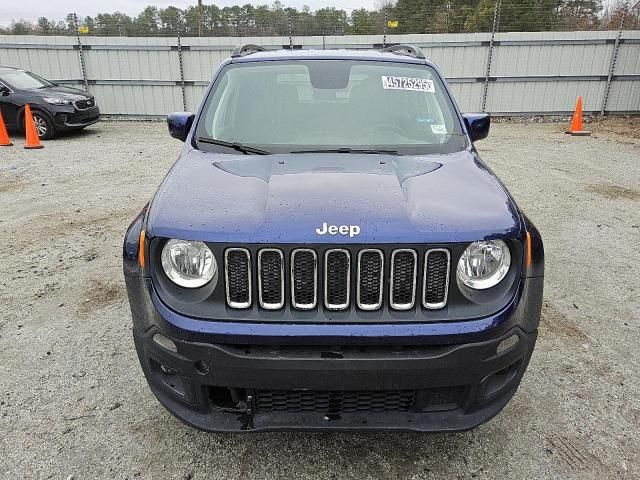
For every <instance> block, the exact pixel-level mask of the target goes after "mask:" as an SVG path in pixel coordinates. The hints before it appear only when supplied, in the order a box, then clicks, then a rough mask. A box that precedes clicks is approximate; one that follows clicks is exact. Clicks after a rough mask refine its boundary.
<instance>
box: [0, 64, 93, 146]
mask: <svg viewBox="0 0 640 480" xmlns="http://www.w3.org/2000/svg"><path fill="white" fill-rule="evenodd" d="M27 103H28V104H29V106H30V107H31V113H32V114H33V120H34V122H35V125H36V130H37V132H38V136H39V137H40V138H42V139H44V140H47V139H50V138H53V137H54V135H55V134H56V133H58V132H61V131H63V130H74V129H75V130H77V129H82V128H84V127H87V126H89V125H91V124H94V123H96V122H97V121H98V120H99V119H100V110H99V109H98V106H97V105H96V101H95V99H94V98H93V97H92V96H91V95H89V94H88V93H87V92H85V91H83V90H78V89H77V88H70V87H63V86H61V85H56V84H54V83H51V82H49V81H48V80H45V79H44V78H42V77H39V76H38V75H36V74H34V73H31V72H28V71H26V70H21V69H19V68H12V67H0V111H1V112H2V118H3V119H4V122H5V124H6V125H7V127H8V128H9V129H13V130H23V129H24V106H25V104H27Z"/></svg>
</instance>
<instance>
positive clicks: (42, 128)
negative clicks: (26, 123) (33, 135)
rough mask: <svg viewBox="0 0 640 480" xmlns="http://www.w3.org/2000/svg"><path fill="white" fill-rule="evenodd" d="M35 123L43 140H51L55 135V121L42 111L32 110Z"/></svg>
mask: <svg viewBox="0 0 640 480" xmlns="http://www.w3.org/2000/svg"><path fill="white" fill-rule="evenodd" d="M31 114H32V116H33V122H34V123H35V124H36V131H37V132H38V137H40V139H41V140H49V139H51V138H53V136H54V135H55V128H54V126H53V121H52V120H51V118H50V117H49V115H47V114H46V113H43V112H41V111H40V110H32V112H31Z"/></svg>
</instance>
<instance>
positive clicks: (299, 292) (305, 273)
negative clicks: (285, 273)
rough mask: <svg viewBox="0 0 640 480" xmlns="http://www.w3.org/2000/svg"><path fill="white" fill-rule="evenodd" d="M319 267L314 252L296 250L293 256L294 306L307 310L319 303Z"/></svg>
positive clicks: (292, 283) (292, 282)
mask: <svg viewBox="0 0 640 480" xmlns="http://www.w3.org/2000/svg"><path fill="white" fill-rule="evenodd" d="M317 278H318V266H317V257H316V254H315V252H314V251H313V250H294V251H293V253H292V254H291V285H292V288H293V292H292V299H293V306H294V307H295V308H300V309H303V310H307V309H310V308H315V306H316V302H317V293H316V292H317V290H318V286H317V282H318V280H317Z"/></svg>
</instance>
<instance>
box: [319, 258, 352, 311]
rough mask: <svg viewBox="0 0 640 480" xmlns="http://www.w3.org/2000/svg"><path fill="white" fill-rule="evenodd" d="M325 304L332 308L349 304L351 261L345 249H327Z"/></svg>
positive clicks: (336, 308)
mask: <svg viewBox="0 0 640 480" xmlns="http://www.w3.org/2000/svg"><path fill="white" fill-rule="evenodd" d="M324 278H325V284H324V286H325V306H326V307H327V308H329V309H333V310H341V309H345V308H347V307H348V306H349V296H350V282H351V262H350V257H349V252H348V251H346V250H329V251H328V252H327V254H326V259H325V277H324Z"/></svg>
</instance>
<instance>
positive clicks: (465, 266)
mask: <svg viewBox="0 0 640 480" xmlns="http://www.w3.org/2000/svg"><path fill="white" fill-rule="evenodd" d="M510 266H511V253H510V252H509V247H508V246H507V244H506V243H504V242H503V241H502V240H487V241H482V242H473V243H472V244H471V245H469V246H468V247H467V249H466V250H465V251H464V253H463V254H462V256H461V257H460V261H459V262H458V269H457V275H458V280H460V281H461V282H462V283H463V284H464V285H466V286H467V287H469V288H473V289H474V290H486V289H487V288H491V287H495V286H496V285H497V284H498V283H500V282H501V281H502V279H503V278H504V277H505V276H506V275H507V272H508V271H509V267H510Z"/></svg>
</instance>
